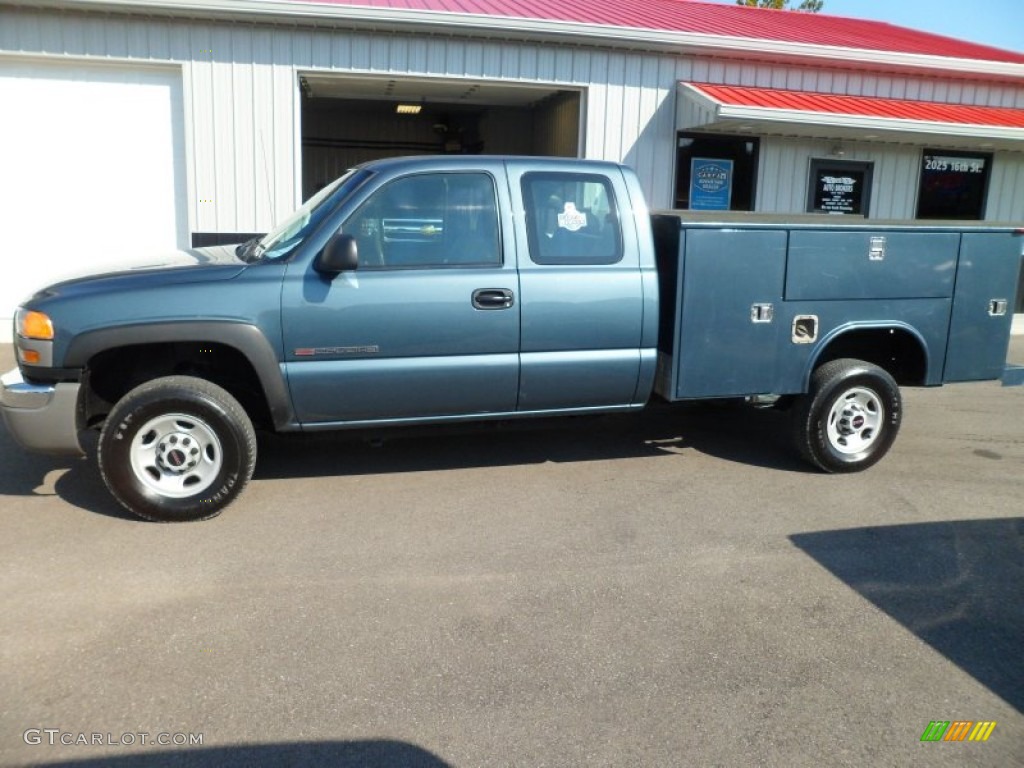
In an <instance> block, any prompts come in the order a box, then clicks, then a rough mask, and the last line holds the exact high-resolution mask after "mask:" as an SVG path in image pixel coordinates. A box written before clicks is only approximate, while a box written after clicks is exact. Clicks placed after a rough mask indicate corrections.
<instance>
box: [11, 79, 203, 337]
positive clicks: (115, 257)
mask: <svg viewBox="0 0 1024 768" xmlns="http://www.w3.org/2000/svg"><path fill="white" fill-rule="evenodd" d="M0 104H2V105H3V113H4V118H3V119H2V120H0V340H2V341H9V340H10V333H11V323H10V318H11V316H12V315H13V313H14V309H15V307H16V306H17V305H18V303H19V302H20V301H23V300H24V299H25V298H27V297H28V296H29V295H30V294H31V293H32V292H33V291H35V290H36V289H38V288H40V287H42V286H44V285H46V284H48V283H52V282H54V281H55V280H58V279H62V278H64V277H67V276H71V275H79V274H82V273H85V272H88V271H91V270H95V269H102V268H104V267H106V266H110V265H114V264H116V263H118V262H122V263H123V262H124V261H126V260H134V259H136V258H141V259H145V258H147V257H149V256H151V255H152V254H153V253H155V252H163V251H168V250H175V249H177V248H179V247H184V246H186V245H187V237H188V224H187V203H186V200H187V197H186V187H185V177H184V174H185V149H184V138H183V108H182V94H181V72H180V70H177V69H166V68H165V69H159V68H126V67H119V66H90V65H82V64H74V65H72V64H66V63H60V64H51V63H48V62H47V63H44V62H32V63H27V62H24V61H18V62H4V61H0Z"/></svg>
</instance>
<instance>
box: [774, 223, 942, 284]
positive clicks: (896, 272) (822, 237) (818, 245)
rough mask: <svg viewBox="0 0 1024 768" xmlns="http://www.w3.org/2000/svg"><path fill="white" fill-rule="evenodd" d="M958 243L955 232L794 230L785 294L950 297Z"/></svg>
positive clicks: (791, 236)
mask: <svg viewBox="0 0 1024 768" xmlns="http://www.w3.org/2000/svg"><path fill="white" fill-rule="evenodd" d="M959 246H960V235H959V233H956V232H905V231H904V232H899V231H884V230H880V231H877V232H872V231H870V230H868V231H845V232H844V231H836V230H834V229H830V230H810V231H801V230H796V231H794V232H793V233H792V234H791V235H790V244H789V269H788V273H787V276H786V300H787V301H808V300H811V301H818V300H823V301H831V300H849V299H911V298H913V299H935V298H946V297H949V296H952V295H953V280H954V278H955V275H956V255H957V249H958V248H959Z"/></svg>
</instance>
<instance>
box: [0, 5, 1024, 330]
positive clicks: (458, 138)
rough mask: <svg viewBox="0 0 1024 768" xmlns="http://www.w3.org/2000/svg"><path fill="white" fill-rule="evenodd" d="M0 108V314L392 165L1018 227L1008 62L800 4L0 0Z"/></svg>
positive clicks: (659, 197) (1019, 67)
mask: <svg viewBox="0 0 1024 768" xmlns="http://www.w3.org/2000/svg"><path fill="white" fill-rule="evenodd" d="M0 104H2V105H3V118H2V119H0V168H2V169H3V180H4V183H3V184H0V212H2V216H3V218H4V224H5V226H4V232H5V240H6V245H7V248H5V250H4V255H3V257H2V258H3V259H4V266H5V270H4V275H5V279H4V280H3V281H2V282H0V318H5V317H9V316H10V314H11V312H12V310H13V308H14V306H15V305H16V304H17V302H18V301H19V300H21V299H23V298H24V296H25V294H26V293H27V292H28V291H30V290H31V289H33V288H34V287H36V286H38V285H39V284H42V283H45V282H48V281H51V280H52V279H55V278H57V277H60V276H63V275H65V274H68V273H69V272H72V271H76V270H94V269H96V268H97V267H98V266H103V265H105V264H108V263H113V262H115V261H118V260H121V259H123V258H125V257H138V256H142V255H146V254H148V253H150V252H153V251H157V250H161V249H162V250H168V249H175V248H183V247H188V246H191V245H200V244H207V243H214V242H230V241H234V240H237V239H239V238H243V237H244V236H248V235H249V234H252V233H258V232H263V231H266V230H267V229H268V228H269V227H270V226H271V225H272V223H273V222H274V221H275V220H276V219H277V218H279V217H281V216H283V215H285V214H286V213H287V212H289V211H290V210H292V209H293V208H294V207H295V206H296V205H297V204H298V203H299V202H300V201H301V200H302V199H303V198H305V197H307V196H308V195H309V194H311V193H312V192H313V191H315V190H316V189H317V188H319V187H320V186H322V185H323V184H325V183H326V182H327V181H328V180H330V179H331V178H333V177H335V176H337V175H339V174H340V173H341V172H342V171H343V170H344V169H345V168H346V167H348V166H350V165H351V164H353V163H357V162H360V161H362V160H365V159H369V158H372V157H381V156H388V155H396V154H415V153H434V152H462V153H475V152H486V153H524V154H542V155H567V156H581V157H589V158H602V159H611V160H617V161H623V162H626V163H628V164H630V165H632V166H633V167H635V168H636V169H637V171H638V173H639V175H640V177H641V179H642V180H643V183H644V186H645V191H646V193H647V195H648V197H649V200H650V202H651V203H652V205H653V206H655V207H679V208H688V207H692V208H731V209H739V210H757V211H766V212H781V213H792V212H808V211H817V212H822V213H832V214H836V215H847V216H864V217H867V218H871V219H875V218H877V219H912V218H916V217H920V218H931V219H950V218H956V219H978V220H988V221H1016V222H1022V223H1024V53H1018V52H1010V51H1003V50H998V49H994V48H989V47H986V46H981V45H975V44H970V43H964V42H962V41H958V40H953V39H949V38H944V37H938V36H935V35H930V34H926V33H921V32H917V31H915V30H909V29H904V28H899V27H894V26H891V25H888V24H882V23H878V22H870V21H861V20H852V19H842V18H837V17H831V16H827V15H820V14H819V15H815V14H798V13H794V12H787V11H769V10H762V9H755V8H740V7H736V6H730V5H720V4H711V3H704V2H695V1H691V0H634V2H632V3H622V2H621V1H620V0H590V2H587V3H566V2H564V0H490V1H489V2H488V1H487V0H34V2H24V1H23V2H18V1H17V0H15V1H14V2H6V1H5V0H0ZM140 249H145V250H140ZM1021 293H1022V294H1024V291H1021ZM1018 311H1024V306H1022V307H1018ZM0 323H2V326H0V327H2V328H3V329H4V331H5V332H9V323H7V322H6V321H4V320H0Z"/></svg>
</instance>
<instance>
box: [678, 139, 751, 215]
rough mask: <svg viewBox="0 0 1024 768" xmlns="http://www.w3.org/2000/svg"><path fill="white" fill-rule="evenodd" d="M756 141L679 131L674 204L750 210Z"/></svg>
mask: <svg viewBox="0 0 1024 768" xmlns="http://www.w3.org/2000/svg"><path fill="white" fill-rule="evenodd" d="M759 150H760V142H759V141H758V140H757V139H755V138H751V137H745V136H711V135H707V134H699V133H680V134H679V140H678V144H677V149H676V195H675V207H676V208H682V209H693V210H730V211H752V210H754V190H755V189H756V188H757V158H758V152H759Z"/></svg>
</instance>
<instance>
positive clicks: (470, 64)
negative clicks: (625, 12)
mask: <svg viewBox="0 0 1024 768" xmlns="http://www.w3.org/2000/svg"><path fill="white" fill-rule="evenodd" d="M0 52H16V53H23V54H45V55H48V56H52V57H97V58H103V59H109V58H112V57H113V58H117V59H124V60H131V61H146V62H174V63H180V64H181V65H182V71H183V77H184V84H183V85H184V93H185V107H184V109H185V124H186V125H187V126H189V134H188V137H187V139H188V145H189V168H190V175H191V178H190V182H191V184H192V190H191V194H190V196H189V199H190V205H191V212H190V223H191V227H192V229H193V230H196V231H218V230H219V231H240V232H244V231H263V230H265V229H267V228H268V227H269V226H270V225H271V223H272V222H273V221H274V220H275V219H277V218H279V217H281V216H283V215H285V214H286V213H287V212H288V211H289V210H290V209H292V208H293V207H294V205H295V204H296V202H297V201H298V200H299V197H300V188H299V185H298V180H299V179H298V176H299V169H298V168H296V155H297V152H298V149H297V147H298V142H299V135H298V132H297V129H296V128H297V123H298V119H299V101H298V89H297V84H296V71H297V70H300V69H301V70H323V71H334V72H346V73H351V74H387V75H392V76H394V75H402V76H425V77H445V78H465V79H467V80H470V81H473V80H479V79H506V80H512V81H518V82H523V83H536V84H543V85H545V86H551V85H553V86H555V87H565V88H580V89H583V90H584V91H585V94H584V100H583V104H584V113H585V114H584V125H583V134H584V142H585V144H584V147H583V151H582V153H581V154H583V155H584V156H586V157H591V158H602V159H611V160H618V161H624V162H626V163H629V164H630V165H632V166H634V167H635V168H636V169H637V171H638V173H639V175H640V178H641V179H642V182H643V186H644V190H645V192H646V194H647V195H648V198H649V200H650V202H651V204H652V205H654V206H667V205H669V204H670V203H671V200H672V184H673V173H674V165H675V162H674V156H675V130H676V126H675V106H676V105H675V101H676V84H677V82H678V81H680V80H692V81H697V82H709V83H723V84H741V85H759V86H770V87H784V88H797V89H803V90H810V91H825V92H835V93H841V94H857V95H860V94H863V95H872V96H880V97H892V98H920V99H930V100H935V101H952V102H958V103H965V104H979V105H991V106H1015V107H1018V108H1022V107H1024V88H1022V87H1016V86H1013V85H1009V84H1007V85H992V84H981V83H977V82H972V81H950V82H943V81H941V80H939V79H937V78H935V77H934V76H933V77H927V78H925V77H911V76H899V77H897V76H890V75H875V74H872V73H857V72H848V71H843V70H840V69H835V70H828V69H823V68H817V67H815V68H800V67H793V66H784V65H767V64H765V65H761V64H754V63H750V62H730V61H727V60H724V59H699V58H694V57H684V56H671V55H667V54H666V55H656V54H642V53H629V52H622V51H615V52H611V51H607V50H601V49H599V48H588V47H584V46H573V47H569V46H558V45H539V44H528V43H517V42H506V41H492V42H483V41H478V40H469V39H454V38H447V37H444V36H440V35H432V36H429V37H426V36H415V35H404V34H389V33H373V32H362V31H351V30H345V29H340V28H339V29H334V30H327V29H323V28H320V29H315V30H314V29H303V28H296V27H286V26H280V27H271V26H266V27H263V26H257V25H250V24H244V23H217V22H200V21H195V22H190V21H176V20H162V19H155V18H145V19H144V18H134V17H133V18H127V17H116V16H101V15H95V16H91V15H90V16H87V15H79V14H71V13H45V12H30V11H24V10H13V11H11V10H5V11H4V12H3V18H2V23H0ZM870 146H871V151H872V152H876V151H877V152H879V153H880V154H878V155H874V156H873V157H874V159H875V162H876V172H875V184H876V188H877V189H878V193H877V194H876V196H875V197H874V203H875V205H874V209H875V211H876V212H877V213H878V214H879V215H881V214H882V213H883V212H888V213H891V215H896V216H905V215H908V214H909V213H910V212H912V209H913V200H912V199H911V198H912V196H913V190H914V189H915V188H916V183H917V182H916V173H909V175H907V173H906V171H907V169H908V167H909V166H908V162H909V161H908V157H909V155H910V154H912V152H913V150H910V149H900V148H891V149H890V148H886V147H884V146H876V145H870ZM825 149H826V150H827V147H826V148H825ZM819 151H821V147H819V146H817V145H815V146H807V143H806V142H796V143H794V142H789V141H785V140H776V139H769V140H766V141H765V142H764V143H763V144H762V172H761V178H760V182H759V201H760V205H759V207H760V208H762V209H764V210H783V209H782V208H780V206H783V205H790V206H794V205H795V207H793V208H791V209H792V210H801V209H802V208H803V206H804V202H805V201H804V199H803V198H804V195H805V194H806V189H805V187H806V175H807V173H806V160H807V158H808V157H810V156H811V155H813V154H814V153H815V152H819ZM857 151H858V152H860V151H861V150H859V149H858V150H857ZM847 157H848V158H851V159H856V156H855V155H852V154H851V155H847ZM1008 162H1009V165H1008V167H1007V168H1006V169H1005V170H1001V171H999V174H1000V175H999V179H998V181H999V184H1000V185H1001V186H1000V189H1002V190H1008V192H1006V193H1001V194H1000V195H999V196H998V199H999V200H1000V202H996V196H993V198H992V202H991V203H990V205H998V206H1005V209H1006V210H1007V211H1008V212H1010V213H1013V212H1016V211H1019V210H1020V206H1021V205H1022V204H1024V203H1022V198H1024V190H1022V189H1021V185H1020V183H1019V180H1020V175H1019V162H1017V161H1013V160H1011V161H1008ZM1001 164H1002V160H1000V162H998V163H997V169H998V166H999V165H1001ZM1009 166H1013V167H1014V168H1017V169H1018V170H1017V171H1016V176H1013V178H1011V176H1012V174H1011V173H1010V171H1011V168H1010V167H1009ZM900 179H903V182H902V184H901V182H900ZM1014 179H1016V181H1014ZM993 181H994V183H995V181H996V179H995V178H994V179H993ZM993 188H995V187H993ZM1006 194H1009V196H1010V201H1009V202H1007V201H1006V200H1005V195H1006ZM206 201H209V202H206ZM1000 210H1002V209H1000Z"/></svg>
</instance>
